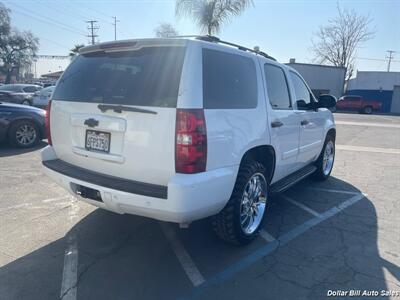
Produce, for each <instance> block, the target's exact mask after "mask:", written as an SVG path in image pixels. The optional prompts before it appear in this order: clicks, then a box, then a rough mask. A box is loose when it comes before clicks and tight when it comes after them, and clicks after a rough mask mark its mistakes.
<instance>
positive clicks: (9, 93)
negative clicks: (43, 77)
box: [0, 84, 42, 105]
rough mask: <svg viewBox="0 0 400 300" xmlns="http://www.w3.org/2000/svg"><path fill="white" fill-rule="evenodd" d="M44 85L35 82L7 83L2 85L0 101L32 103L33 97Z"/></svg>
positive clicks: (0, 87)
mask: <svg viewBox="0 0 400 300" xmlns="http://www.w3.org/2000/svg"><path fill="white" fill-rule="evenodd" d="M41 89H42V87H41V86H39V85H34V84H5V85H3V86H0V101H3V102H10V103H17V104H23V105H32V97H33V95H34V93H35V92H37V91H39V90H41Z"/></svg>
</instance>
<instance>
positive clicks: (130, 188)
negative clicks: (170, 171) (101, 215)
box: [42, 146, 238, 223]
mask: <svg viewBox="0 0 400 300" xmlns="http://www.w3.org/2000/svg"><path fill="white" fill-rule="evenodd" d="M42 162H43V165H44V168H43V169H44V172H45V173H46V174H47V175H48V176H49V177H51V178H52V179H53V180H55V181H56V182H57V183H58V184H59V185H61V186H62V187H64V188H65V189H66V190H68V191H69V192H70V193H71V194H74V195H75V196H77V197H78V198H79V199H80V200H83V201H85V202H88V203H90V204H93V205H95V206H98V207H100V208H103V209H107V210H110V211H113V212H116V213H120V214H123V213H128V214H134V215H140V216H144V217H149V218H153V219H157V220H162V221H168V222H175V223H185V222H191V221H194V220H198V219H202V218H205V217H208V216H211V215H214V214H216V213H218V212H219V211H220V210H221V209H222V208H223V207H224V206H225V204H226V203H227V201H228V200H229V198H230V196H231V193H232V190H233V186H234V184H235V180H236V175H237V171H238V166H234V167H227V168H221V169H216V170H212V171H208V172H203V173H199V174H190V175H186V174H175V175H174V176H172V177H171V179H170V181H169V182H168V185H167V186H159V185H154V184H148V183H141V182H137V181H130V180H125V179H121V178H116V177H111V176H107V175H103V174H98V173H94V172H91V171H88V170H84V169H82V168H79V167H76V166H72V165H70V164H66V163H64V162H62V161H60V160H58V159H57V157H56V154H55V152H54V150H53V148H52V147H51V146H48V147H46V148H44V149H43V150H42ZM76 185H80V186H84V187H89V188H92V189H95V190H98V191H99V192H100V194H101V199H102V202H100V201H95V200H90V199H87V198H82V197H80V196H78V195H76V193H75V190H76V189H75V187H76Z"/></svg>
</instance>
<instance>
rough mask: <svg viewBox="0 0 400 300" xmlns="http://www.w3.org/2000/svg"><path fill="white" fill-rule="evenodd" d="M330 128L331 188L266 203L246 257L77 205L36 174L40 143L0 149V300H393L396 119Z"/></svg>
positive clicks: (396, 286)
mask: <svg viewBox="0 0 400 300" xmlns="http://www.w3.org/2000/svg"><path fill="white" fill-rule="evenodd" d="M335 118H336V120H337V121H338V126H337V127H338V132H337V136H338V139H337V145H338V150H337V154H336V162H335V168H334V171H333V174H332V177H331V178H330V179H329V180H327V181H325V182H316V181H314V180H312V179H306V180H303V181H302V182H300V183H299V184H298V185H296V186H294V187H293V188H291V189H289V190H288V191H286V192H285V193H283V194H281V195H277V196H275V197H273V198H271V199H269V210H268V213H267V216H266V220H265V223H264V226H263V230H262V231H261V234H260V237H259V238H258V239H257V240H256V241H255V242H254V243H252V244H250V245H248V246H246V247H235V246H231V245H228V244H225V243H223V242H221V241H220V240H219V239H218V238H216V237H215V235H214V234H213V233H212V231H211V229H210V226H209V222H208V220H202V221H198V222H194V223H193V224H192V225H191V226H190V227H189V228H188V229H179V228H178V227H177V226H176V225H174V224H169V223H161V222H158V221H155V220H150V219H146V218H141V217H137V216H130V215H117V214H114V213H111V212H107V211H104V210H101V209H95V208H94V207H92V206H90V205H88V204H85V203H82V202H78V201H76V200H74V199H73V198H72V197H70V196H69V195H67V194H66V193H65V192H64V191H63V190H62V189H61V188H59V187H58V186H57V185H56V184H55V183H53V182H52V181H51V180H50V179H48V178H47V177H45V176H44V175H43V173H42V172H41V169H40V168H41V167H40V154H39V151H40V147H42V146H44V144H42V145H41V146H40V147H38V148H37V149H34V150H33V151H16V152H15V151H14V150H13V149H11V148H10V147H8V146H1V147H0V156H1V157H0V166H1V169H0V172H1V173H0V175H1V177H0V185H1V194H0V299H57V298H62V299H325V298H326V297H327V295H328V292H329V291H336V290H345V291H349V290H361V291H364V290H367V291H373V290H377V291H378V292H379V293H381V291H382V290H383V291H389V290H391V291H399V296H400V234H399V232H400V202H399V201H398V200H399V196H398V195H399V194H400V155H399V153H397V152H396V151H400V129H399V128H400V118H398V117H390V116H364V115H350V114H335ZM346 122H347V124H346ZM348 123H352V124H348ZM355 123H357V124H355ZM379 124H381V125H382V124H383V125H382V126H381V125H379ZM346 146H347V148H346ZM357 147H358V148H357ZM360 147H363V148H362V149H364V150H363V151H359V150H357V149H361V148H360ZM387 149H392V150H395V151H385V150H387ZM205 196H206V195H205ZM353 298H361V297H353ZM378 298H381V299H398V297H395V296H393V295H392V296H386V295H383V294H380V297H378Z"/></svg>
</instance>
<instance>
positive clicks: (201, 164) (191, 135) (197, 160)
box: [175, 109, 207, 174]
mask: <svg viewBox="0 0 400 300" xmlns="http://www.w3.org/2000/svg"><path fill="white" fill-rule="evenodd" d="M206 163H207V131H206V120H205V118H204V111H203V109H177V112H176V131H175V171H176V172H177V173H185V174H193V173H200V172H204V171H205V170H206Z"/></svg>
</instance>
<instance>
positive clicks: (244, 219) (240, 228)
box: [212, 161, 268, 245]
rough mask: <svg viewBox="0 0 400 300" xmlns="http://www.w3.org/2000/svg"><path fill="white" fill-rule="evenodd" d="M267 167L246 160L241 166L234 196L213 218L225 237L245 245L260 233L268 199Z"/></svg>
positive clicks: (226, 239) (218, 233)
mask: <svg viewBox="0 0 400 300" xmlns="http://www.w3.org/2000/svg"><path fill="white" fill-rule="evenodd" d="M265 171H266V170H265V167H264V166H263V165H262V164H260V163H259V162H256V161H246V162H244V163H243V164H242V166H241V167H240V169H239V173H238V176H237V179H236V183H235V187H234V189H233V193H232V196H231V198H230V199H229V201H228V203H227V205H226V206H225V208H224V209H223V210H222V211H221V212H220V213H219V214H218V215H216V216H214V217H213V218H212V225H213V229H214V231H215V232H216V234H217V235H218V236H219V237H220V238H221V239H223V240H224V241H227V242H229V243H233V244H237V245H244V244H248V243H250V242H251V241H252V240H253V239H254V238H256V237H257V235H258V233H259V230H260V228H261V225H262V223H263V219H264V215H265V211H266V208H267V203H268V202H267V197H268V182H267V180H266V179H265V174H266V172H265Z"/></svg>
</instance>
